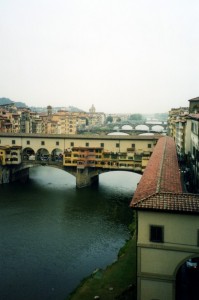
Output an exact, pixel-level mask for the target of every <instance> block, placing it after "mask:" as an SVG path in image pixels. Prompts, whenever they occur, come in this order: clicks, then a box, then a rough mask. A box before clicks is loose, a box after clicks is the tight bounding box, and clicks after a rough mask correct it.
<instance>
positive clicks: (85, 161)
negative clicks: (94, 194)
mask: <svg viewBox="0 0 199 300" xmlns="http://www.w3.org/2000/svg"><path fill="white" fill-rule="evenodd" d="M159 137H160V136H130V135H129V136H123V135H120V136H118V135H117V136H107V135H104V136H102V135H60V134H59V135H58V134H56V135H45V134H42V135H39V134H22V133H20V134H18V133H16V134H15V133H1V134H0V184H3V183H9V182H12V181H15V180H18V179H23V180H25V179H27V178H28V174H29V168H31V167H34V166H38V165H44V166H45V165H49V166H52V167H55V168H59V169H62V170H64V171H66V172H69V173H70V174H72V175H73V176H75V177H76V185H77V187H79V188H80V187H84V186H88V185H91V184H92V183H93V182H95V181H97V180H98V176H99V174H101V173H103V172H108V171H112V170H127V171H131V172H136V173H143V171H144V170H145V168H146V166H147V163H148V161H149V158H150V156H151V154H152V152H153V149H154V147H155V145H156V143H157V140H158V139H159Z"/></svg>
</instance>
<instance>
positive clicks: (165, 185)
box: [130, 137, 199, 213]
mask: <svg viewBox="0 0 199 300" xmlns="http://www.w3.org/2000/svg"><path fill="white" fill-rule="evenodd" d="M130 206H131V207H133V208H136V209H150V210H164V211H165V210H166V211H176V212H177V211H180V212H194V213H199V195H194V194H184V193H183V190H182V184H181V179H180V171H179V166H178V160H177V154H176V147H175V142H174V140H173V138H171V137H162V138H160V139H159V141H158V143H157V145H156V147H155V149H154V151H153V154H152V156H151V158H150V160H149V162H148V165H147V167H146V169H145V172H144V174H143V176H142V178H141V180H140V182H139V184H138V187H137V189H136V191H135V194H134V196H133V199H132V202H131V204H130Z"/></svg>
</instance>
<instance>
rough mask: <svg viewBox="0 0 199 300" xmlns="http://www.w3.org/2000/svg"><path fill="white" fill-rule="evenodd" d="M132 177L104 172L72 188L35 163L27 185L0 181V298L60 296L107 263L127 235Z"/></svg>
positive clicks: (64, 177) (61, 175)
mask: <svg viewBox="0 0 199 300" xmlns="http://www.w3.org/2000/svg"><path fill="white" fill-rule="evenodd" d="M138 180H139V177H137V175H135V174H133V173H126V172H114V173H113V172H110V173H107V174H102V175H100V181H99V186H98V187H97V188H96V187H95V188H94V187H92V188H86V189H83V190H77V189H76V186H75V178H74V177H73V176H71V175H69V174H67V173H66V172H63V171H60V170H56V169H53V168H49V167H38V168H35V169H32V171H31V180H30V181H29V182H28V183H27V184H25V185H24V184H16V183H14V184H11V185H3V186H0V192H1V199H0V240H1V245H3V246H1V248H0V269H1V272H0V291H1V299H6V300H11V299H20V300H23V299H29V300H32V299H34V300H35V299H37V300H40V299H42V300H45V299H57V300H59V299H60V300H61V299H65V298H66V296H67V294H68V293H70V292H71V291H72V290H73V289H74V288H75V287H76V286H77V284H78V283H79V282H80V281H81V280H82V278H84V277H85V276H87V275H89V274H90V273H91V272H92V271H93V270H94V269H96V268H99V267H100V268H104V267H106V266H107V265H108V264H110V263H111V262H112V261H114V260H115V259H116V257H117V253H118V250H119V248H120V247H121V246H122V245H123V243H124V241H125V240H126V239H127V238H128V236H129V231H128V224H129V223H130V221H131V220H132V215H131V211H130V209H129V206H128V205H129V201H130V199H131V197H132V195H133V189H134V188H135V186H136V185H137V181H138ZM132 187H133V188H132Z"/></svg>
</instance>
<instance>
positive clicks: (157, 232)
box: [150, 225, 164, 243]
mask: <svg viewBox="0 0 199 300" xmlns="http://www.w3.org/2000/svg"><path fill="white" fill-rule="evenodd" d="M150 241H151V242H155V243H163V242H164V227H163V226H154V225H151V226H150Z"/></svg>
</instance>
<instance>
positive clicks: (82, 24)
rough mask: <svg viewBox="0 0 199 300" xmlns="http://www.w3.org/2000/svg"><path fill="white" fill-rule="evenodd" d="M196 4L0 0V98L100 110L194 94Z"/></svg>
mask: <svg viewBox="0 0 199 300" xmlns="http://www.w3.org/2000/svg"><path fill="white" fill-rule="evenodd" d="M198 15H199V1H198V0H190V1H188V0H187V1H185V0H179V1H178V0H165V1H162V0H136V1H135V0H123V1H122V0H112V1H111V0H56V1H55V0H54V1H53V0H34V1H33V0H0V41H1V47H0V70H1V72H0V97H8V98H10V99H12V100H15V101H24V102H26V103H27V104H28V105H35V106H47V105H52V106H69V105H73V106H77V107H79V108H82V109H84V110H85V111H88V109H89V108H90V107H91V105H92V104H94V105H95V107H96V109H97V111H103V112H105V113H114V112H115V113H138V112H144V113H147V112H149V113H151V112H167V111H168V110H170V109H171V108H172V107H179V106H188V100H189V99H191V98H194V97H197V96H199V18H198Z"/></svg>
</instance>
